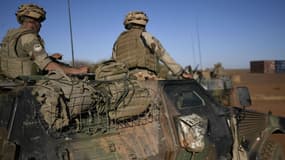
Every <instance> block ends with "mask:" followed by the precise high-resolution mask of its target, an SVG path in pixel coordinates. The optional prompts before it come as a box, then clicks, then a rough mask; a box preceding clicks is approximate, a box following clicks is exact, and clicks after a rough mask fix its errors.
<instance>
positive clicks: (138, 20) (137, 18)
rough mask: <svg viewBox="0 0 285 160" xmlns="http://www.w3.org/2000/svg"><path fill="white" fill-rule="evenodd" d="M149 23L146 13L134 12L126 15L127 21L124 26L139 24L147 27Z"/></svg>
mask: <svg viewBox="0 0 285 160" xmlns="http://www.w3.org/2000/svg"><path fill="white" fill-rule="evenodd" d="M147 22H148V17H147V15H146V14H145V13H144V12H142V11H132V12H129V13H128V14H127V15H126V17H125V20H124V25H125V27H126V26H127V25H128V24H139V25H142V26H145V25H146V24H147Z"/></svg>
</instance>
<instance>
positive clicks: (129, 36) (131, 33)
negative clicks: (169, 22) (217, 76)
mask: <svg viewBox="0 0 285 160" xmlns="http://www.w3.org/2000/svg"><path fill="white" fill-rule="evenodd" d="M147 21H148V18H147V16H146V15H145V14H144V13H143V12H137V11H135V12H130V13H129V14H128V15H127V16H126V19H125V22H124V25H125V28H126V29H127V30H126V31H124V32H122V33H121V34H120V36H119V37H118V39H117V40H116V42H115V43H114V46H113V53H112V58H113V59H114V60H116V61H118V62H123V63H125V64H127V66H128V68H129V69H130V73H131V74H132V73H133V75H135V76H136V77H137V78H138V79H157V74H158V71H159V61H161V62H162V63H164V64H165V65H166V66H167V68H168V69H169V70H170V71H171V72H172V74H173V75H175V76H180V75H181V74H182V72H183V68H182V67H181V66H180V65H179V64H177V63H176V62H175V61H174V60H173V59H172V58H171V57H170V55H169V54H168V53H167V51H166V50H165V49H164V48H163V46H162V45H161V43H160V42H159V40H157V39H156V38H155V37H154V36H152V35H151V34H150V33H148V32H146V31H145V25H146V23H147ZM128 25H132V27H130V28H128V27H127V26H128Z"/></svg>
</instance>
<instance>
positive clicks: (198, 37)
mask: <svg viewBox="0 0 285 160" xmlns="http://www.w3.org/2000/svg"><path fill="white" fill-rule="evenodd" d="M196 29H197V30H196V31H197V40H198V52H199V60H200V65H201V70H203V64H202V54H201V46H200V33H199V22H198V18H196Z"/></svg>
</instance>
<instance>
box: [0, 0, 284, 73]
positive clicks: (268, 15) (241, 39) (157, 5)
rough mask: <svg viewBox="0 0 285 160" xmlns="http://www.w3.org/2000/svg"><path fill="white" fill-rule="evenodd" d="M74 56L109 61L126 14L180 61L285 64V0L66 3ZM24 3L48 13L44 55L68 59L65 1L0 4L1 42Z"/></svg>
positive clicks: (11, 0)
mask: <svg viewBox="0 0 285 160" xmlns="http://www.w3.org/2000/svg"><path fill="white" fill-rule="evenodd" d="M70 2H71V17H72V30H73V40H74V56H75V59H76V60H84V61H89V62H94V63H95V62H98V61H101V60H107V59H109V58H110V57H111V53H112V46H113V43H114V42H115V40H116V38H117V37H118V35H119V34H120V33H121V32H122V31H123V30H124V26H123V20H124V17H125V15H126V14H127V13H128V12H129V11H133V10H140V11H144V12H146V14H147V15H148V17H149V19H150V20H149V23H148V24H147V31H149V32H150V33H151V34H152V35H154V36H155V37H156V38H157V39H159V40H160V42H161V43H162V45H163V46H164V48H165V49H166V50H167V51H168V52H169V54H170V55H171V56H172V57H173V58H174V59H175V61H177V63H180V64H181V65H182V66H186V65H189V64H190V65H192V66H196V65H198V64H199V65H200V66H203V68H206V67H213V64H215V63H218V62H221V63H222V64H223V66H224V67H225V68H249V62H250V61H252V60H285V45H284V42H285V1H284V0H70ZM23 3H35V4H38V5H40V6H42V7H43V8H45V10H46V11H47V20H46V21H45V22H44V23H43V24H42V29H41V32H40V35H41V36H42V38H43V39H44V40H45V43H46V45H45V47H46V50H47V52H48V53H55V52H60V53H62V54H63V55H64V57H63V58H64V60H65V61H71V57H72V56H71V45H70V34H69V21H68V7H67V0H1V6H0V39H1V40H2V39H3V36H4V35H5V34H6V32H7V30H8V29H9V28H17V27H18V26H19V25H18V24H17V21H16V17H15V12H16V10H17V7H18V6H19V5H20V4H23Z"/></svg>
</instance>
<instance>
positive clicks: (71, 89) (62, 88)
mask: <svg viewBox="0 0 285 160" xmlns="http://www.w3.org/2000/svg"><path fill="white" fill-rule="evenodd" d="M95 93H96V91H95V89H94V88H93V87H91V86H89V85H88V84H87V83H86V82H85V81H84V80H78V79H76V78H73V77H68V76H66V75H65V74H63V73H60V72H58V71H54V72H51V73H49V74H48V75H46V78H45V79H44V80H40V81H39V82H37V84H36V87H34V89H33V95H35V96H36V99H37V100H38V101H39V102H40V104H41V108H40V113H41V115H42V116H43V119H44V120H45V122H46V123H47V124H48V125H49V127H51V128H56V129H59V128H62V127H65V126H67V125H69V122H70V120H71V119H72V118H75V117H76V116H78V115H80V114H81V113H83V112H86V111H87V110H91V109H93V108H94V105H95V103H96V96H95V95H94V94H95Z"/></svg>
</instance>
